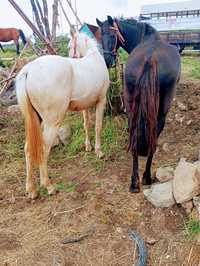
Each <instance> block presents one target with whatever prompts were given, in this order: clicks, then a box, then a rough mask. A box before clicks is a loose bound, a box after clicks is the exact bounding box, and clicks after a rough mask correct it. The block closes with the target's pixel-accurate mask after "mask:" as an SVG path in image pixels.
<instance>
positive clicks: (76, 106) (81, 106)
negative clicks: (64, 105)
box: [68, 99, 98, 111]
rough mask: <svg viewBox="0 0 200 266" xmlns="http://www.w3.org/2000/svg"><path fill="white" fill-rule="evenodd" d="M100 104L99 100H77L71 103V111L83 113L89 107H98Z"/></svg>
mask: <svg viewBox="0 0 200 266" xmlns="http://www.w3.org/2000/svg"><path fill="white" fill-rule="evenodd" d="M97 102H98V99H93V100H90V101H86V100H85V101H76V100H72V101H70V103H69V108H68V110H69V111H82V110H85V109H87V108H89V107H92V106H94V105H96V104H97Z"/></svg>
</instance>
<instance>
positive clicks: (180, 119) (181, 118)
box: [175, 114, 185, 124]
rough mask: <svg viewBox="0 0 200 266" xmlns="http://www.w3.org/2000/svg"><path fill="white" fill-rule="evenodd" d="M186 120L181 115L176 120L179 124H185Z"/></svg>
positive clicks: (176, 116)
mask: <svg viewBox="0 0 200 266" xmlns="http://www.w3.org/2000/svg"><path fill="white" fill-rule="evenodd" d="M184 119H185V116H181V115H180V114H176V115H175V120H176V121H177V122H179V123H181V124H182V123H183V120H184Z"/></svg>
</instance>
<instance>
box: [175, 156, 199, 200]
mask: <svg viewBox="0 0 200 266" xmlns="http://www.w3.org/2000/svg"><path fill="white" fill-rule="evenodd" d="M173 194H174V198H175V200H176V202H177V203H182V202H185V201H189V200H191V199H192V198H193V197H194V196H197V195H199V194H200V171H199V167H198V166H197V165H195V164H192V163H189V162H186V161H185V159H181V160H180V162H179V163H178V165H177V167H176V169H175V171H174V178H173Z"/></svg>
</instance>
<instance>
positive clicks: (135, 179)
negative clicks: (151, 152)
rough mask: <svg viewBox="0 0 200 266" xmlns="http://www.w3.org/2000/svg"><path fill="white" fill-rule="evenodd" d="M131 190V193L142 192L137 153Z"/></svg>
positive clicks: (134, 160) (134, 159) (134, 158)
mask: <svg viewBox="0 0 200 266" xmlns="http://www.w3.org/2000/svg"><path fill="white" fill-rule="evenodd" d="M129 190H130V192H131V193H137V192H140V186H139V175H138V156H135V155H133V169H132V176H131V185H130V189H129Z"/></svg>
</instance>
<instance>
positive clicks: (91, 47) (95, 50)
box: [85, 45, 99, 56]
mask: <svg viewBox="0 0 200 266" xmlns="http://www.w3.org/2000/svg"><path fill="white" fill-rule="evenodd" d="M94 53H99V51H98V48H97V47H96V46H94V45H89V47H88V49H87V51H86V53H85V56H89V55H91V54H94Z"/></svg>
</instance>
